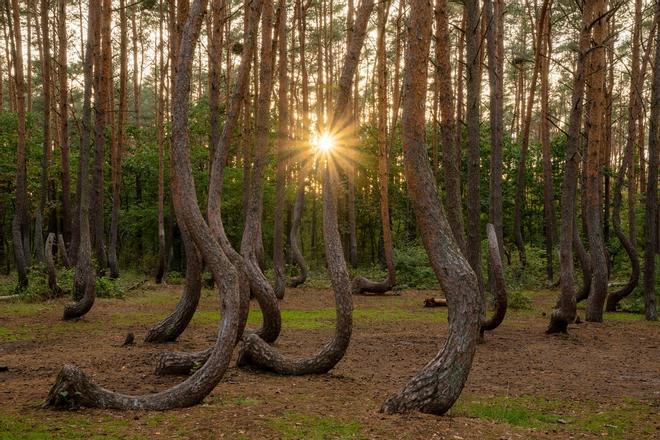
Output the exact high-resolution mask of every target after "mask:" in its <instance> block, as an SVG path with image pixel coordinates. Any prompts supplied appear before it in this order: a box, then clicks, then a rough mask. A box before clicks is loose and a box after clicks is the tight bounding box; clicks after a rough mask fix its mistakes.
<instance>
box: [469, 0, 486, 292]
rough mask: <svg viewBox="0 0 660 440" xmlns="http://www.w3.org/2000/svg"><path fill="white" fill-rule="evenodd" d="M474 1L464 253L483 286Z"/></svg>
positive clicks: (473, 1)
mask: <svg viewBox="0 0 660 440" xmlns="http://www.w3.org/2000/svg"><path fill="white" fill-rule="evenodd" d="M479 12H480V11H479V2H478V1H477V0H467V1H466V2H465V13H466V17H467V19H466V24H465V26H466V27H465V48H466V49H465V50H466V56H467V114H466V119H467V201H466V204H467V249H466V250H467V252H466V256H467V259H468V261H469V262H470V266H472V269H473V270H474V272H475V273H476V275H477V280H478V281H479V288H480V289H481V288H482V287H483V282H482V274H481V222H480V220H479V218H480V216H481V192H480V188H479V187H480V185H479V184H480V179H481V161H480V154H481V152H480V142H479V141H480V139H479V131H480V130H479V124H480V121H479V112H480V111H479V107H480V96H481V87H480V85H481V58H480V51H479V46H480V41H481V38H480V35H481V34H480V20H479V17H480V13H479Z"/></svg>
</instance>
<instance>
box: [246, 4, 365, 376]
mask: <svg viewBox="0 0 660 440" xmlns="http://www.w3.org/2000/svg"><path fill="white" fill-rule="evenodd" d="M373 6H374V2H373V0H363V2H362V3H361V5H360V7H359V9H358V12H357V17H356V20H355V28H354V30H353V38H352V39H351V43H350V44H349V46H348V50H347V53H346V58H345V59H344V66H343V69H342V73H341V76H340V79H339V84H338V86H339V91H338V94H337V98H336V102H335V108H334V112H333V113H332V120H331V123H330V127H329V130H330V131H329V133H331V134H334V135H337V134H338V133H340V132H341V131H342V130H345V129H346V127H348V126H350V124H351V119H352V118H351V115H350V111H349V102H350V95H351V91H352V84H353V78H354V76H355V70H356V69H357V64H358V60H359V57H360V52H361V51H362V46H363V44H364V39H365V35H366V30H367V24H368V22H369V16H370V15H371V11H372V9H373ZM332 154H333V153H332V152H330V153H328V155H327V157H325V158H323V159H327V161H328V162H327V164H326V169H325V172H324V184H323V236H324V240H323V242H324V246H325V255H326V259H327V264H328V272H329V275H330V281H331V284H332V288H333V290H334V292H335V307H336V311H337V321H336V326H335V336H334V338H333V339H332V341H331V342H329V343H328V344H326V345H325V346H324V347H323V348H322V349H321V350H320V351H319V352H317V353H316V354H315V355H313V356H311V357H309V358H305V359H290V358H287V357H286V356H284V355H282V354H281V353H280V352H279V351H278V350H277V349H276V348H275V347H273V346H270V345H268V344H267V343H266V342H264V341H263V340H262V339H261V338H259V337H258V335H249V336H248V337H247V338H244V340H243V347H242V349H241V354H240V356H239V360H238V365H239V366H244V365H248V364H249V365H253V366H257V367H259V368H262V369H267V370H270V371H274V372H276V373H279V374H287V375H302V374H323V373H327V372H328V371H329V370H330V369H332V368H333V367H334V366H335V365H336V364H337V363H338V362H339V361H340V360H341V359H342V358H343V356H344V353H345V352H346V349H347V348H348V344H349V342H350V338H351V333H352V321H353V320H352V312H353V301H352V298H351V292H350V280H349V278H348V271H347V268H346V261H345V260H344V251H343V248H342V245H341V236H340V234H339V227H338V222H337V201H336V194H335V189H334V188H336V187H337V174H338V164H339V163H340V162H339V158H336V157H334V156H333V155H332Z"/></svg>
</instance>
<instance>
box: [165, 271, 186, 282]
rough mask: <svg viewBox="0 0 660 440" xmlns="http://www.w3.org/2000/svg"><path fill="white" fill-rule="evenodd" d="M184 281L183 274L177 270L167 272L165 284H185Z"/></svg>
mask: <svg viewBox="0 0 660 440" xmlns="http://www.w3.org/2000/svg"><path fill="white" fill-rule="evenodd" d="M184 281H185V278H184V277H183V275H181V272H177V271H175V270H173V271H171V272H167V276H166V277H165V282H166V283H167V284H183V282H184Z"/></svg>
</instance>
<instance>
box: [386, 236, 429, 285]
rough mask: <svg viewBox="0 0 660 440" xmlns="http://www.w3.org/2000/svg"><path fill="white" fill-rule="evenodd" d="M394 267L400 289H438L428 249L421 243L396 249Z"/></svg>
mask: <svg viewBox="0 0 660 440" xmlns="http://www.w3.org/2000/svg"><path fill="white" fill-rule="evenodd" d="M394 267H395V269H396V277H397V284H398V287H399V288H400V289H405V288H415V289H437V288H438V281H437V279H436V277H435V273H433V270H432V269H431V266H430V264H429V259H428V257H427V255H426V250H425V249H424V248H423V247H422V246H420V245H412V244H411V245H409V246H405V247H398V248H396V249H394Z"/></svg>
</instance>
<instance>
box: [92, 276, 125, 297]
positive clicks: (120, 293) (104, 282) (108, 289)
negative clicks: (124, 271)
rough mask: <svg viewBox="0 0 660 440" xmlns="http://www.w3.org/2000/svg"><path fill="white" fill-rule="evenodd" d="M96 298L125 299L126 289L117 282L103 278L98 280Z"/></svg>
mask: <svg viewBox="0 0 660 440" xmlns="http://www.w3.org/2000/svg"><path fill="white" fill-rule="evenodd" d="M96 296H98V297H99V298H123V297H124V289H122V288H121V286H119V284H118V283H117V281H116V280H113V279H110V278H108V277H101V278H97V279H96Z"/></svg>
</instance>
